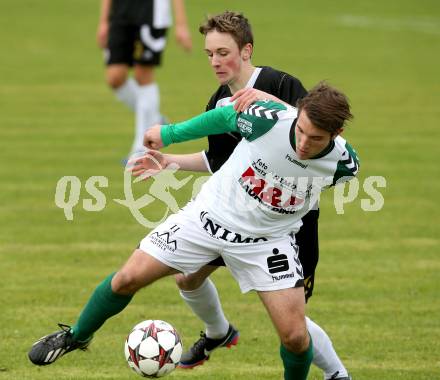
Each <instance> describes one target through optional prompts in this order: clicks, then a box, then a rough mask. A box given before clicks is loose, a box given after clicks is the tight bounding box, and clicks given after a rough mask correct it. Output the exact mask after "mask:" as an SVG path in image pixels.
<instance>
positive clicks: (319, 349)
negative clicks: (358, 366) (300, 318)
mask: <svg viewBox="0 0 440 380" xmlns="http://www.w3.org/2000/svg"><path fill="white" fill-rule="evenodd" d="M306 323H307V329H308V330H309V334H310V336H311V337H312V341H313V364H315V365H316V366H317V367H319V368H320V369H322V370H323V371H324V374H325V378H326V379H328V378H330V377H331V376H332V375H333V374H334V373H335V372H337V371H339V373H338V377H343V376H348V373H347V369H346V368H345V367H344V365H343V364H342V362H341V360H340V359H339V357H338V354H337V353H336V351H335V349H334V348H333V344H332V341H331V340H330V338H329V336H328V335H327V333H326V332H325V331H324V330H323V329H322V328H321V327H319V326H318V325H317V324H316V323H315V322H313V321H312V320H311V319H310V318H308V317H306Z"/></svg>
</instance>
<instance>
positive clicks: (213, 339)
mask: <svg viewBox="0 0 440 380" xmlns="http://www.w3.org/2000/svg"><path fill="white" fill-rule="evenodd" d="M199 30H200V32H201V33H202V34H203V35H204V36H205V51H206V53H207V55H208V57H209V62H210V65H211V67H212V68H213V70H214V72H215V75H216V77H217V79H218V81H219V83H220V86H219V87H218V89H217V90H216V91H215V93H214V94H213V95H212V96H211V98H210V100H209V102H208V105H207V107H206V110H207V111H208V110H211V109H214V108H217V107H223V106H225V105H228V104H231V101H233V100H236V103H235V107H236V109H237V110H243V109H245V108H246V107H247V106H248V105H250V104H251V102H253V101H256V100H259V99H260V100H261V99H272V100H276V101H281V102H285V103H288V104H290V105H293V106H294V105H295V104H296V102H297V101H298V100H299V99H300V98H302V97H304V96H305V94H306V93H307V92H306V90H305V88H304V87H303V85H302V84H301V82H300V81H299V80H298V79H297V78H295V77H293V76H291V75H289V74H287V73H285V72H282V71H280V70H276V69H274V68H272V67H268V66H262V67H256V66H254V65H253V64H252V62H251V57H252V53H253V33H252V28H251V26H250V24H249V21H248V20H247V18H246V17H244V16H243V14H241V13H237V12H230V11H226V12H223V13H220V14H218V15H213V16H210V17H208V18H207V20H206V22H205V23H204V24H202V25H201V26H200V29H199ZM240 140H241V136H240V135H239V134H238V133H234V132H228V133H222V134H217V135H211V136H208V143H209V148H208V149H207V150H206V151H203V152H199V153H194V154H180V155H175V154H165V155H161V154H160V153H156V152H151V154H153V155H155V156H156V158H157V159H158V160H159V161H160V163H161V164H162V165H163V166H167V165H168V164H169V163H171V162H173V163H177V164H178V165H179V167H180V169H181V170H196V171H209V172H211V173H214V172H216V171H217V170H219V169H220V167H221V166H222V165H223V164H224V163H225V162H226V160H227V159H228V158H229V156H230V155H231V153H232V152H233V150H234V148H235V147H236V146H237V144H238V142H239V141H240ZM318 218H319V209H318V208H317V207H314V208H313V209H312V210H310V211H309V212H308V213H307V215H305V216H304V217H303V218H302V223H303V224H302V227H301V229H300V231H299V232H298V233H297V234H296V235H295V238H296V244H297V245H298V247H299V259H300V261H301V265H302V267H303V271H304V289H305V297H306V302H307V301H308V299H309V298H310V297H311V296H312V294H313V288H314V280H315V268H316V266H317V263H318V258H319V244H318ZM224 265H225V264H224V261H223V259H222V258H221V257H219V258H218V259H216V260H214V261H212V262H210V263H209V264H208V265H206V266H204V267H203V268H201V269H200V270H199V271H197V272H196V273H192V274H189V275H186V276H185V275H183V274H178V275H176V282H177V284H178V286H179V288H180V294H181V296H182V298H183V300H184V301H185V302H186V303H187V305H188V306H189V307H190V308H191V309H192V311H193V312H194V314H195V315H197V316H198V317H199V318H200V319H201V320H202V321H203V322H204V324H205V331H204V332H202V333H201V336H200V339H198V340H197V341H196V342H195V343H194V344H193V345H192V346H191V347H190V348H189V349H188V350H187V351H186V352H185V353H184V354H183V355H182V358H181V362H180V367H181V368H193V367H195V366H197V365H200V364H203V363H204V362H205V361H206V360H207V359H208V358H209V357H210V354H211V353H212V352H213V351H214V350H215V349H217V348H219V347H228V346H231V345H234V344H236V343H237V341H238V337H239V332H238V330H237V329H236V328H235V327H234V326H233V325H232V324H231V323H229V321H228V320H227V318H226V316H225V314H224V312H223V309H222V306H221V303H220V299H219V296H218V292H217V289H216V287H215V284H214V283H213V281H211V280H210V279H209V278H208V276H209V275H210V274H211V273H212V272H214V271H215V270H216V269H217V268H219V267H220V266H224ZM306 321H307V328H308V330H309V333H310V335H311V336H312V339H313V341H314V345H313V350H314V357H313V363H314V364H315V365H317V366H318V367H319V368H320V369H322V370H323V371H324V375H325V378H326V379H331V378H332V379H339V380H349V379H350V377H349V375H348V372H347V369H346V368H345V366H344V365H343V363H342V362H341V360H340V359H339V357H338V355H337V353H336V351H335V349H334V347H333V344H332V342H331V340H330V338H329V336H328V335H327V334H326V332H325V331H324V330H323V329H322V328H321V327H320V326H319V325H317V324H316V323H315V322H314V321H312V320H310V319H309V318H307V319H306Z"/></svg>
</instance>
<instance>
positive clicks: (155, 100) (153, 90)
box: [131, 83, 161, 153]
mask: <svg viewBox="0 0 440 380" xmlns="http://www.w3.org/2000/svg"><path fill="white" fill-rule="evenodd" d="M137 94H138V95H137V99H136V123H135V125H136V129H135V136H134V141H133V145H132V148H131V152H132V153H134V152H136V151H139V150H143V149H144V146H143V140H144V132H145V131H146V130H147V129H148V128H150V127H151V126H152V125H154V124H156V123H159V122H160V117H161V116H160V112H159V106H160V97H159V87H158V85H157V84H156V83H151V84H147V85H145V86H139V87H138V91H137Z"/></svg>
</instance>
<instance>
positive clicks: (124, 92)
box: [114, 78, 139, 112]
mask: <svg viewBox="0 0 440 380" xmlns="http://www.w3.org/2000/svg"><path fill="white" fill-rule="evenodd" d="M138 87H139V86H138V84H137V82H136V81H135V80H134V79H133V78H128V79H127V80H126V81H125V82H124V84H123V85H122V86H120V87H118V88H117V89H115V90H114V92H115V95H116V97H117V98H118V99H119V100H120V101H121V102H122V103H124V104H125V105H126V106H127V107H128V108H130V109H131V110H132V111H133V112H134V111H135V109H136V99H137V91H138Z"/></svg>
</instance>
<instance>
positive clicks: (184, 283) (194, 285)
mask: <svg viewBox="0 0 440 380" xmlns="http://www.w3.org/2000/svg"><path fill="white" fill-rule="evenodd" d="M174 278H175V280H176V284H177V286H178V287H179V289H180V290H185V291H191V290H196V289H198V288H199V287H200V286H201V285H202V284H203V281H204V280H205V278H204V277H199V276H197V275H196V274H190V275H187V276H185V275H184V274H176V275H175V276H174Z"/></svg>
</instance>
